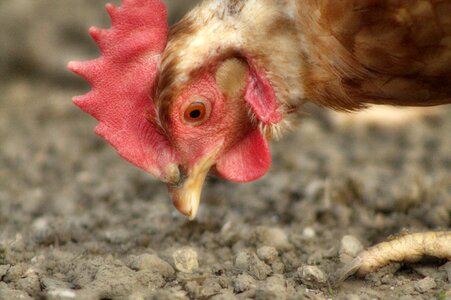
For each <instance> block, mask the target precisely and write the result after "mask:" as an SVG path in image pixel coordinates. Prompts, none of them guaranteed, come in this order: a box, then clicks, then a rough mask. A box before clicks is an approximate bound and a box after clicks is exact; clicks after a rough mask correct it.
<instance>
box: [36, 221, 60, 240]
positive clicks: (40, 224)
mask: <svg viewBox="0 0 451 300" xmlns="http://www.w3.org/2000/svg"><path fill="white" fill-rule="evenodd" d="M31 234H32V236H33V238H34V240H35V241H36V242H37V243H38V244H41V245H51V244H53V243H55V241H56V233H55V230H54V228H52V226H51V225H50V222H49V220H48V219H46V218H38V219H36V220H35V221H34V222H33V224H32V225H31Z"/></svg>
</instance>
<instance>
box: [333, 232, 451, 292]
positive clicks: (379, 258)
mask: <svg viewBox="0 0 451 300" xmlns="http://www.w3.org/2000/svg"><path fill="white" fill-rule="evenodd" d="M424 257H437V258H441V259H448V260H451V231H441V232H420V233H410V234H409V233H408V234H403V235H401V236H397V237H394V238H393V239H390V240H388V241H386V242H382V243H379V244H377V245H375V246H373V247H371V248H369V249H368V250H365V251H363V252H361V253H360V254H359V255H358V256H357V257H356V258H354V259H353V260H352V261H351V262H350V263H348V264H346V265H345V266H344V267H343V268H341V269H340V270H338V271H337V273H336V274H335V280H334V283H335V284H336V285H337V284H340V283H341V282H343V281H344V280H346V279H347V278H348V277H349V276H352V275H357V276H365V275H366V274H369V273H371V272H374V271H376V270H377V269H379V268H382V267H384V266H386V265H388V264H390V263H392V262H417V261H419V260H421V259H422V258H424Z"/></svg>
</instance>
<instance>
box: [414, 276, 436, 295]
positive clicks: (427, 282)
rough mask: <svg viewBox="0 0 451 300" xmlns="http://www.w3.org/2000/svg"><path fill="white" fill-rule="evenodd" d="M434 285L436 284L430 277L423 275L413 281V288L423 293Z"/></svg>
mask: <svg viewBox="0 0 451 300" xmlns="http://www.w3.org/2000/svg"><path fill="white" fill-rule="evenodd" d="M435 287H437V284H436V283H435V280H434V279H433V278H431V277H425V278H423V279H421V280H419V281H417V282H416V283H415V290H416V291H417V292H419V293H425V292H427V291H429V290H431V289H433V288H435Z"/></svg>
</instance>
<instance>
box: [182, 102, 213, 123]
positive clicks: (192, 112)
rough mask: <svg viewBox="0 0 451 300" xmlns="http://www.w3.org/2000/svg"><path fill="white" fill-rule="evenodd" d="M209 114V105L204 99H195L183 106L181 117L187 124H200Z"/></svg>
mask: <svg viewBox="0 0 451 300" xmlns="http://www.w3.org/2000/svg"><path fill="white" fill-rule="evenodd" d="M209 115H210V107H209V105H208V103H206V101H204V100H202V99H196V100H194V101H193V102H191V103H190V104H188V106H187V107H186V108H185V111H184V113H183V119H184V121H185V123H187V124H189V125H194V126H195V125H200V124H202V123H204V122H205V121H206V120H207V119H208V117H209Z"/></svg>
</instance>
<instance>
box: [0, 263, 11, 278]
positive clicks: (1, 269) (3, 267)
mask: <svg viewBox="0 0 451 300" xmlns="http://www.w3.org/2000/svg"><path fill="white" fill-rule="evenodd" d="M9 268H11V265H1V266H0V279H1V278H2V277H3V276H5V275H6V273H8V270H9Z"/></svg>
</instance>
